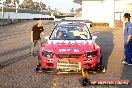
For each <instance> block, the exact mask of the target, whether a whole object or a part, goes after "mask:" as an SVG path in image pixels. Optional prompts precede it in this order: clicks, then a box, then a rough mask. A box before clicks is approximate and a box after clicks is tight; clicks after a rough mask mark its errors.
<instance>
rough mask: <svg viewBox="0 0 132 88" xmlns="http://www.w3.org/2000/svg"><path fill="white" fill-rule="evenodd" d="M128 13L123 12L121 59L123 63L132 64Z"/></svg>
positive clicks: (131, 43)
mask: <svg viewBox="0 0 132 88" xmlns="http://www.w3.org/2000/svg"><path fill="white" fill-rule="evenodd" d="M130 17H131V16H130V14H129V13H125V14H124V23H125V28H124V53H125V60H124V61H122V63H123V64H126V65H132V23H131V22H130Z"/></svg>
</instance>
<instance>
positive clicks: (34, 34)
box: [31, 20, 44, 55]
mask: <svg viewBox="0 0 132 88" xmlns="http://www.w3.org/2000/svg"><path fill="white" fill-rule="evenodd" d="M43 31H44V29H43V21H42V20H39V21H37V24H36V25H34V26H33V28H32V31H31V55H34V48H35V46H36V44H37V43H38V42H40V44H41V46H42V42H41V38H40V34H41V33H42V34H43V35H44V32H43Z"/></svg>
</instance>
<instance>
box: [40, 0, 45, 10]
mask: <svg viewBox="0 0 132 88" xmlns="http://www.w3.org/2000/svg"><path fill="white" fill-rule="evenodd" d="M39 6H40V9H41V10H45V9H46V5H45V4H44V3H43V2H40V3H39Z"/></svg>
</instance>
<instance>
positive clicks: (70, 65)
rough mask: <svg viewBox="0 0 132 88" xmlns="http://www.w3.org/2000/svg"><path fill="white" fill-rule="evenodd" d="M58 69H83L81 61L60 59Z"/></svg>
mask: <svg viewBox="0 0 132 88" xmlns="http://www.w3.org/2000/svg"><path fill="white" fill-rule="evenodd" d="M57 69H63V70H65V71H66V70H69V71H70V70H81V64H80V62H68V61H59V62H57Z"/></svg>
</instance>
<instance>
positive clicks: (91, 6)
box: [74, 0, 132, 27]
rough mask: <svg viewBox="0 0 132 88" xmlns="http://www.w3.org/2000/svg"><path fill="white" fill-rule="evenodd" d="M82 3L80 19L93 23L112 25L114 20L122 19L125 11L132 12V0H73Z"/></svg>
mask: <svg viewBox="0 0 132 88" xmlns="http://www.w3.org/2000/svg"><path fill="white" fill-rule="evenodd" d="M74 2H75V3H78V4H81V5H82V16H81V17H82V19H88V20H91V21H92V22H94V23H108V24H109V26H110V27H114V25H115V24H114V23H115V20H122V15H123V14H124V13H125V12H129V13H131V14H132V0H74Z"/></svg>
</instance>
